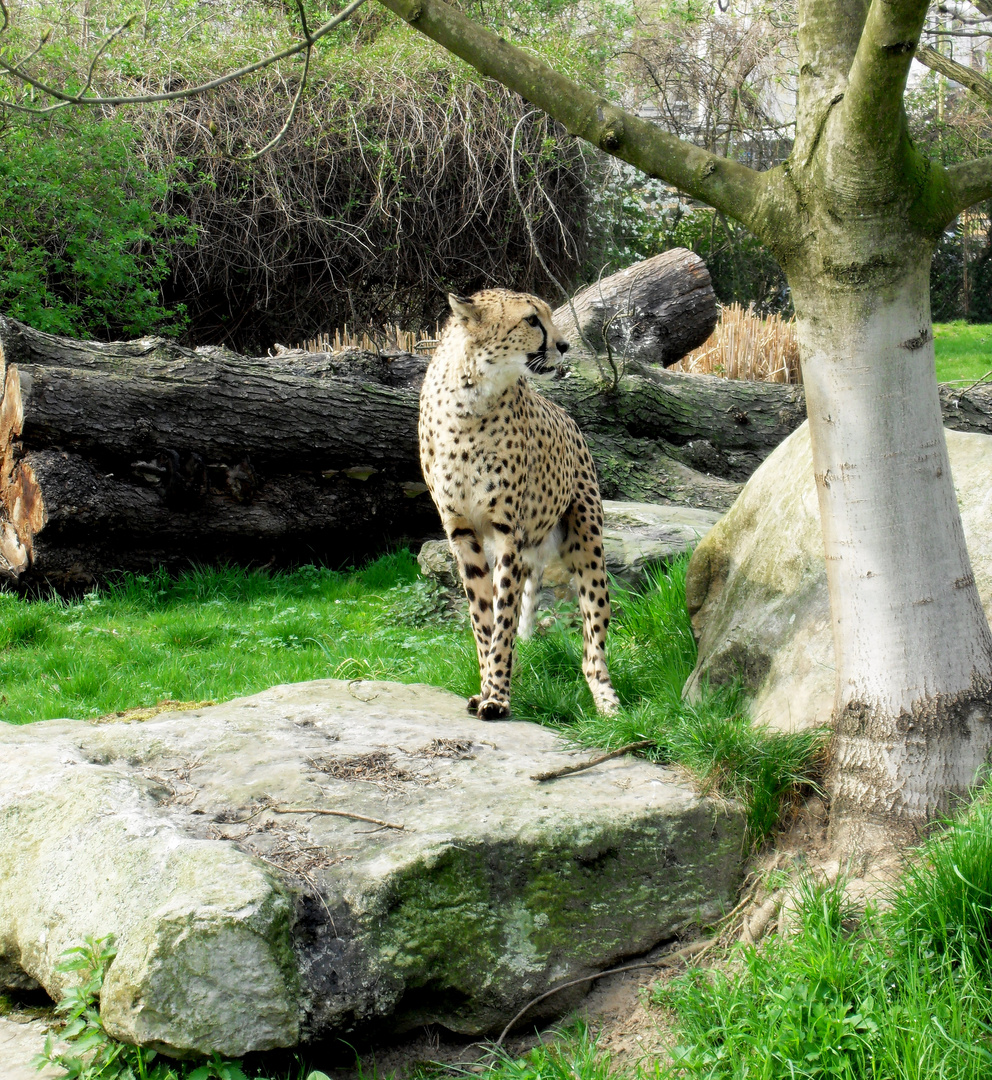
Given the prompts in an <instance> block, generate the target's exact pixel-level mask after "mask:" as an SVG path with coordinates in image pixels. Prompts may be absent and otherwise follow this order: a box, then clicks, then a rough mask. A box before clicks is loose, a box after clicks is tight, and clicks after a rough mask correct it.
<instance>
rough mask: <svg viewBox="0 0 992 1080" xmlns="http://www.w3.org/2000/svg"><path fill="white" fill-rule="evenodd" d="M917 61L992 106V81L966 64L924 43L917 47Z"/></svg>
mask: <svg viewBox="0 0 992 1080" xmlns="http://www.w3.org/2000/svg"><path fill="white" fill-rule="evenodd" d="M916 59H917V60H919V62H920V63H921V64H925V65H926V66H927V67H928V68H930V70H931V71H938V72H940V74H941V75H946V76H947V77H948V78H949V79H953V80H954V82H956V83H960V84H961V85H962V86H966V87H967V88H968V89H969V90H971V91H972V92H973V93H975V94H977V95H978V96H979V97H980V98H981V99H982V101H984V102H985V103H986V104H988V105H992V80H990V79H987V78H986V77H985V76H984V75H983V74H982V73H981V72H979V71H975V69H974V68H970V67H965V66H964V64H959V63H958V62H957V61H956V60H952V59H951V58H950V57H948V56H944V54H943V53H939V52H937V50H936V49H931V48H930V46H929V45H923V44H922V43H921V44H920V45H918V46H917V47H916Z"/></svg>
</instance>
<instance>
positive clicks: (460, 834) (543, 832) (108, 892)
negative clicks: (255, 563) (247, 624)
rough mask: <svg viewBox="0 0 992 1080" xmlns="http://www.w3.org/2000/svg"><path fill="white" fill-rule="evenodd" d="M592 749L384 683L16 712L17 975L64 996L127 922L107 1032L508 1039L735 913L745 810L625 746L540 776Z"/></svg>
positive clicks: (152, 1040)
mask: <svg viewBox="0 0 992 1080" xmlns="http://www.w3.org/2000/svg"><path fill="white" fill-rule="evenodd" d="M577 753H580V752H578V751H576V750H574V749H570V748H569V747H568V745H567V744H566V743H565V742H564V741H563V740H562V738H561V737H560V736H559V735H557V734H555V733H554V732H552V731H550V730H548V729H546V728H542V727H539V726H537V725H533V724H527V723H517V722H510V723H502V724H487V723H484V722H482V721H480V720H478V719H475V718H474V717H471V716H469V715H468V714H467V713H466V711H465V702H464V701H463V700H462V699H461V698H458V697H456V696H454V695H453V694H449V693H446V692H443V691H440V690H437V689H434V688H431V687H425V686H402V685H399V684H395V683H382V682H352V683H347V682H340V681H332V680H327V681H320V682H312V683H304V684H299V685H295V686H282V687H276V688H274V689H272V690H268V691H266V692H265V693H262V694H257V695H255V696H254V697H250V698H245V699H241V700H238V701H232V702H228V703H227V704H224V705H217V706H212V707H209V708H200V709H196V710H194V711H189V712H180V713H168V714H161V715H158V716H156V717H154V718H152V719H148V720H144V721H126V720H125V721H120V722H108V723H102V724H93V723H86V722H81V721H46V722H43V723H36V724H31V725H28V726H24V727H16V726H12V725H3V724H0V979H4V980H5V981H6V982H8V983H18V982H19V983H20V984H21V985H23V984H24V982H25V980H26V979H30V980H35V981H36V982H37V983H39V984H41V985H42V986H43V987H45V989H46V990H48V991H49V993H51V994H52V995H53V996H54V997H58V996H59V995H60V994H61V993H62V992H63V991H64V989H65V987H66V985H67V980H68V979H69V978H71V976H67V975H65V974H62V973H60V972H58V971H57V965H58V963H59V960H60V956H61V954H62V953H63V951H64V950H65V949H67V948H70V947H72V946H75V945H78V944H80V943H81V942H82V940H83V938H84V937H85V936H86V935H93V936H95V937H101V936H104V935H107V934H111V933H112V934H114V935H115V937H116V939H117V946H118V953H117V957H116V959H115V960H114V961H113V963H112V965H111V967H110V969H109V972H108V975H107V979H106V982H105V985H104V995H103V1000H102V1014H103V1018H104V1022H105V1024H106V1026H107V1028H108V1030H109V1031H110V1032H111V1033H112V1034H113V1035H115V1036H117V1037H119V1038H122V1039H126V1040H129V1041H132V1042H137V1043H140V1044H143V1045H146V1046H153V1047H156V1048H159V1049H162V1050H165V1051H167V1052H169V1053H173V1054H179V1055H187V1054H193V1053H209V1052H212V1051H219V1052H221V1053H223V1054H228V1055H234V1056H237V1055H241V1054H244V1053H247V1052H248V1051H252V1050H261V1049H266V1048H271V1047H278V1046H293V1045H296V1044H297V1043H300V1042H306V1041H311V1040H316V1039H322V1038H327V1037H334V1036H346V1037H364V1036H366V1035H375V1034H376V1033H383V1032H388V1033H391V1034H392V1033H398V1032H402V1031H405V1030H408V1029H410V1028H413V1027H416V1026H418V1025H421V1024H425V1023H436V1024H440V1025H443V1026H444V1027H446V1028H448V1029H450V1030H452V1031H455V1032H461V1033H465V1034H472V1035H477V1034H483V1033H487V1032H492V1031H494V1030H496V1029H498V1028H499V1027H500V1026H501V1025H502V1024H504V1023H505V1022H506V1021H507V1020H509V1019H510V1018H511V1017H512V1016H513V1015H514V1013H515V1012H516V1011H517V1010H518V1009H519V1008H520V1007H522V1006H523V1005H524V1004H525V1003H526V1002H528V1001H529V1000H531V999H532V998H533V997H536V996H537V995H538V994H540V993H542V992H543V991H545V990H547V989H549V988H550V987H551V986H553V985H556V984H557V983H559V982H560V981H562V980H567V979H569V978H574V977H577V976H581V975H584V974H588V973H590V972H593V971H595V970H598V969H601V968H603V967H606V966H609V965H610V964H612V963H613V962H614V961H616V960H618V959H620V958H621V957H623V956H626V955H630V954H636V953H638V952H641V951H644V950H646V949H649V948H650V947H651V946H653V945H654V944H656V943H657V942H659V941H661V940H663V939H665V938H667V937H670V936H671V935H673V934H677V933H680V932H682V931H684V930H685V929H686V928H687V927H690V926H694V925H697V924H700V923H706V922H709V921H711V920H713V919H715V918H717V917H718V916H719V915H720V914H721V912H722V911H723V910H724V909H725V908H726V907H727V905H728V904H730V903H732V897H733V890H734V887H735V884H736V881H737V879H738V874H739V865H740V859H741V842H742V833H743V821H742V815H741V812H740V809H739V808H738V807H736V806H735V805H733V804H730V805H728V804H726V803H724V802H723V801H721V800H717V799H713V798H708V797H702V796H700V795H699V794H698V793H697V792H696V791H694V790H693V789H692V788H691V787H690V786H689V785H688V784H687V783H686V782H685V780H684V779H683V778H682V777H680V776H678V775H676V774H674V773H672V772H670V771H666V770H665V769H662V768H659V767H657V766H654V765H651V764H648V763H645V762H643V761H636V760H633V759H629V758H627V759H616V760H614V761H610V762H607V763H605V764H603V765H601V766H598V767H597V768H595V769H592V770H589V771H587V772H583V773H579V774H577V775H575V776H569V777H565V778H562V779H559V780H555V781H552V782H550V783H540V782H538V781H536V780H535V779H533V776H534V774H537V773H540V772H543V771H546V770H549V769H554V768H556V767H559V766H562V765H564V764H566V763H570V762H573V761H574V760H575V758H576V754H577ZM581 753H583V755H584V752H581ZM573 1002H574V998H572V999H570V998H569V997H568V996H567V995H564V994H560V995H555V996H554V997H552V998H551V999H549V1001H548V1002H547V1003H545V1006H544V1008H543V1010H539V1012H541V1011H543V1014H544V1015H551V1014H554V1013H556V1012H560V1011H562V1010H564V1009H566V1008H568V1007H569V1006H570V1005H571V1004H572V1003H573Z"/></svg>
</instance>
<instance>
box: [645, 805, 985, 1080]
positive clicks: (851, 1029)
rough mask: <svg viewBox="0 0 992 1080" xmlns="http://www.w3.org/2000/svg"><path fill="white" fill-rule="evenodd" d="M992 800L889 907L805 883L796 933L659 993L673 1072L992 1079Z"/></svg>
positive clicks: (940, 840)
mask: <svg viewBox="0 0 992 1080" xmlns="http://www.w3.org/2000/svg"><path fill="white" fill-rule="evenodd" d="M989 794H992V792H990V793H987V794H986V797H985V798H984V799H982V800H980V801H979V802H978V803H977V804H976V805H975V807H974V808H973V810H972V812H971V813H970V814H969V815H968V816H967V817H965V818H963V819H962V820H960V821H958V822H955V823H953V824H951V825H950V826H949V828H948V830H947V832H945V833H944V834H942V835H940V836H938V837H935V838H934V839H932V840H931V841H930V842H929V843H928V844H927V845H926V846H925V847H924V849H923V850H922V852H921V853H920V856H919V858H918V859H916V860H914V862H913V863H912V864H911V866H910V867H909V869H908V870H907V871H906V873H905V874H904V876H903V878H902V880H901V882H900V883H899V885H898V887H897V888H896V890H895V893H894V896H893V898H892V900H893V902H892V905H891V907H888V908H886V909H885V910H881V911H880V910H878V909H876V908H872V907H869V909H868V910H867V911H866V912H864V914H863V915H861V916H860V918H858V917H857V913H856V912H854V911H853V910H852V909H851V908H850V907H849V906H848V905H847V904H846V902H845V899H844V886H843V882H837V883H834V884H830V885H823V884H815V883H812V882H808V881H807V882H806V883H804V885H803V886H802V888H801V892H800V898H799V899H800V902H799V908H798V925H797V927H796V930H795V933H794V934H792V935H791V936H790V937H788V938H786V939H784V940H783V939H772V940H770V941H769V942H767V943H766V944H765V945H764V946H762V947H761V948H755V947H742V948H741V949H740V950H739V952H738V954H737V963H736V964H732V965H731V966H730V968H729V969H728V970H726V971H722V972H704V971H699V970H697V971H694V972H691V973H690V974H688V975H686V976H684V977H682V978H681V979H679V980H676V981H674V982H673V983H670V984H668V986H666V987H664V988H659V989H657V990H656V991H655V994H654V999H655V1001H656V1002H658V1003H664V1004H666V1005H668V1006H669V1007H670V1008H673V1009H674V1010H675V1011H676V1013H677V1015H678V1019H679V1024H680V1040H679V1047H678V1049H677V1050H676V1052H675V1054H674V1056H673V1062H672V1063H671V1064H670V1065H668V1066H666V1067H664V1068H662V1069H661V1070H660V1075H661V1076H662V1077H671V1078H673V1080H674V1078H676V1077H679V1078H689V1077H706V1078H707V1080H724V1078H726V1080H744V1078H752V1077H754V1078H757V1077H760V1078H762V1080H779V1078H781V1080H786V1078H788V1080H792V1078H793V1077H801V1078H808V1080H821V1078H828V1077H829V1078H833V1077H837V1078H840V1080H869V1078H870V1080H934V1078H936V1080H987V1078H988V1077H989V1076H992V1025H990V1022H989V1021H990V1018H992V981H990V979H989V971H990V968H989V959H990V951H989V943H990V935H989V930H990V927H992V923H990V913H992V907H990V905H992V860H990V857H989V856H990V852H989V846H990V835H992V811H990V804H989Z"/></svg>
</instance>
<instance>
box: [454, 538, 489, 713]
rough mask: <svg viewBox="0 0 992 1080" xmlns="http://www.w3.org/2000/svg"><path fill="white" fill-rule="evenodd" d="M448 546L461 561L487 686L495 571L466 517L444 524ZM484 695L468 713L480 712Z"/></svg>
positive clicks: (471, 704)
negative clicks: (491, 567) (490, 565)
mask: <svg viewBox="0 0 992 1080" xmlns="http://www.w3.org/2000/svg"><path fill="white" fill-rule="evenodd" d="M444 531H445V532H446V533H447V534H448V543H449V544H450V545H451V550H452V551H453V552H454V555H455V558H456V559H457V560H458V573H459V575H460V576H461V579H462V587H463V588H464V589H465V596H466V597H467V599H468V606H469V613H470V615H471V618H472V635H473V637H474V638H475V652H476V655H477V656H478V659H479V682H480V685H482V686H485V683H486V673H487V672H488V670H489V647H490V644H491V643H492V636H493V579H492V571H491V570H490V569H489V563H488V562H487V560H486V556H485V553H484V552H483V549H482V543H481V541H480V539H479V535H478V533H476V531H475V529H474V528H473V527H472V525H471V524H470V523H469V521H468V520H467V519H466V518H449V519H448V520H446V521H445V522H444ZM481 700H482V695H481V694H473V695H472V697H470V698H469V699H468V711H469V712H470V713H475V712H477V710H478V708H479V702H480V701H481Z"/></svg>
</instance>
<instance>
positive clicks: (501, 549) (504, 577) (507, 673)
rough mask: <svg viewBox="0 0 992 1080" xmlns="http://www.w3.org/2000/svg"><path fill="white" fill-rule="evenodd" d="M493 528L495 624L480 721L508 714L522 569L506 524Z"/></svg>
mask: <svg viewBox="0 0 992 1080" xmlns="http://www.w3.org/2000/svg"><path fill="white" fill-rule="evenodd" d="M493 527H494V528H495V529H496V530H497V532H498V534H499V535H498V539H497V544H496V552H495V556H494V563H493V594H494V596H495V602H494V605H493V610H494V614H495V617H496V624H495V626H494V628H493V636H492V642H491V643H490V646H489V661H488V666H487V668H486V671H485V673H484V674H483V679H482V700H481V701H480V702H479V717H480V718H481V719H483V720H505V719H506V718H507V717H508V716H509V715H510V677H511V675H512V674H513V641H514V638H515V637H516V634H517V621H518V619H519V618H520V597H521V594H522V592H523V578H524V568H523V564H522V562H521V560H520V553H519V551H518V550H517V545H516V543H515V542H514V541H513V539H512V534H511V533H510V531H509V526H506V525H502V526H500V525H495V524H494V526H493ZM504 529H505V530H506V532H504V531H503V530H504Z"/></svg>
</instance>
